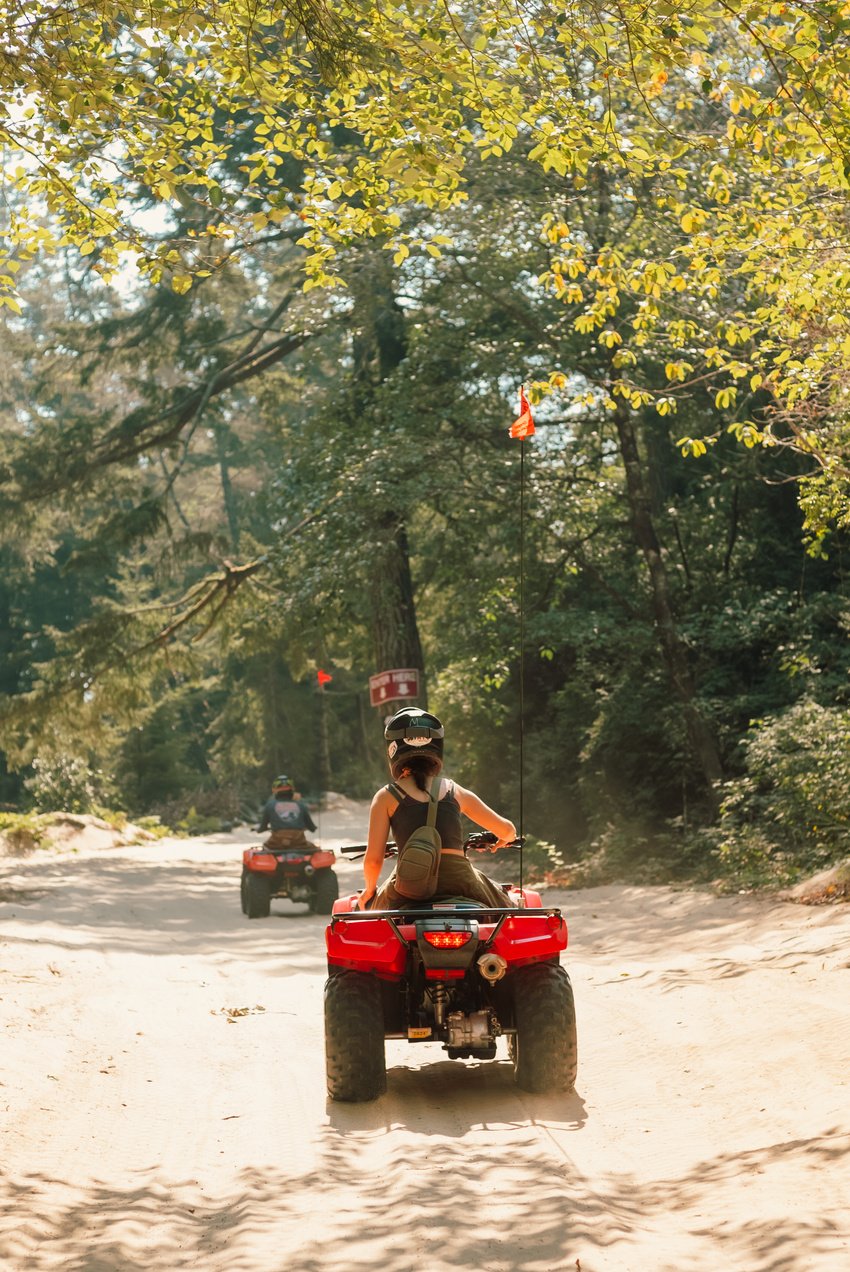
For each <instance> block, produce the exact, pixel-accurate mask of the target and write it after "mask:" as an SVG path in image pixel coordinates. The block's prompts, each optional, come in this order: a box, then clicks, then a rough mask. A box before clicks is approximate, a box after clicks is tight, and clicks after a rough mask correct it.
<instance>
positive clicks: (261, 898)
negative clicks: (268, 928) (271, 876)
mask: <svg viewBox="0 0 850 1272" xmlns="http://www.w3.org/2000/svg"><path fill="white" fill-rule="evenodd" d="M271 908H272V893H271V888H270V887H269V881H268V879H264V878H263V877H262V875H258V874H254V873H253V872H252V871H250V870H249V871H248V872H247V875H246V878H245V913H246V914H247V915H248V918H249V919H267V918H268V917H269V915H270V913H271Z"/></svg>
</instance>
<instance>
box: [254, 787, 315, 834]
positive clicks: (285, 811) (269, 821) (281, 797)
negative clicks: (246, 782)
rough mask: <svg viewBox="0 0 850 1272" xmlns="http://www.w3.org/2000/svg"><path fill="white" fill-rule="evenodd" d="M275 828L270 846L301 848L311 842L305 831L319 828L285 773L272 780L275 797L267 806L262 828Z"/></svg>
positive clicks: (260, 828)
mask: <svg viewBox="0 0 850 1272" xmlns="http://www.w3.org/2000/svg"><path fill="white" fill-rule="evenodd" d="M268 829H271V832H272V833H271V834H270V835H269V837H268V839H267V840H266V841H265V847H266V848H300V847H301V846H302V845H306V844H309V843H310V841H309V839H308V838H307V836H306V835H305V834H304V831H305V830H315V829H316V823H315V822H314V821H313V818H312V817H311V816H310V810H309V808H308V807H307V805H306V804H305V803H304V801H303V799H300V798H298V797H297V796H296V793H295V788H294V787H293V785H292V782H291V781H290V780H289V778H288V777H287V776H286V775H285V774H281V776H280V777H276V778H275V779H274V781H273V782H272V793H271V797H270V798H269V799H268V800H266V803H265V804H264V805H263V811H262V812H261V813H260V825H259V827H258V830H260V831H263V830H268Z"/></svg>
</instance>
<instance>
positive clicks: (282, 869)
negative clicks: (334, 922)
mask: <svg viewBox="0 0 850 1272" xmlns="http://www.w3.org/2000/svg"><path fill="white" fill-rule="evenodd" d="M335 860H336V857H335V855H334V853H332V852H330V851H328V850H324V849H322V848H317V847H316V846H315V845H313V844H306V845H305V846H304V847H292V848H267V847H266V846H265V845H264V844H263V845H258V846H257V847H255V848H246V849H245V851H244V852H243V854H242V880H241V884H240V892H241V899H242V913H243V914H246V915H247V916H248V918H249V919H265V918H268V916H269V914H270V913H271V903H272V901H273V899H274V898H275V897H288V898H289V900H290V901H305V902H306V903H307V907H308V909H309V910H310V912H311V913H312V914H331V913H332V912H333V906H334V901H336V899H337V897H338V896H339V880H338V879H337V876H336V872H335V871H334V869H333V865H334V861H335Z"/></svg>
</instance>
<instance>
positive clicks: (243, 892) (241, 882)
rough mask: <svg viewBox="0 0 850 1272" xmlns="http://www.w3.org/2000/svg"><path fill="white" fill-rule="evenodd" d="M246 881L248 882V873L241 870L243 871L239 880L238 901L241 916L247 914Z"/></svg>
mask: <svg viewBox="0 0 850 1272" xmlns="http://www.w3.org/2000/svg"><path fill="white" fill-rule="evenodd" d="M247 880H248V871H247V870H243V871H242V878H241V879H240V880H239V900H240V902H241V903H242V913H243V914H247V913H248V898H247V896H246V892H247Z"/></svg>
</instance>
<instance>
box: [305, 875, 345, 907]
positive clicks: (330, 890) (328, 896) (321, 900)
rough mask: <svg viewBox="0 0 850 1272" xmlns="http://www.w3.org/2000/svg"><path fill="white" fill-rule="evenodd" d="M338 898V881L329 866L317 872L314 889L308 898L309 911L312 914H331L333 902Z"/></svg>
mask: <svg viewBox="0 0 850 1272" xmlns="http://www.w3.org/2000/svg"><path fill="white" fill-rule="evenodd" d="M338 896H339V879H337V877H336V874H335V873H334V871H333V870H332V869H331V868H330V866H325V867H323V868H322V869H321V870H317V871H316V880H315V887H314V889H313V895H312V896H311V898H310V909H311V910H312V912H313V914H333V908H334V901H336V899H337V897H338Z"/></svg>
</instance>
